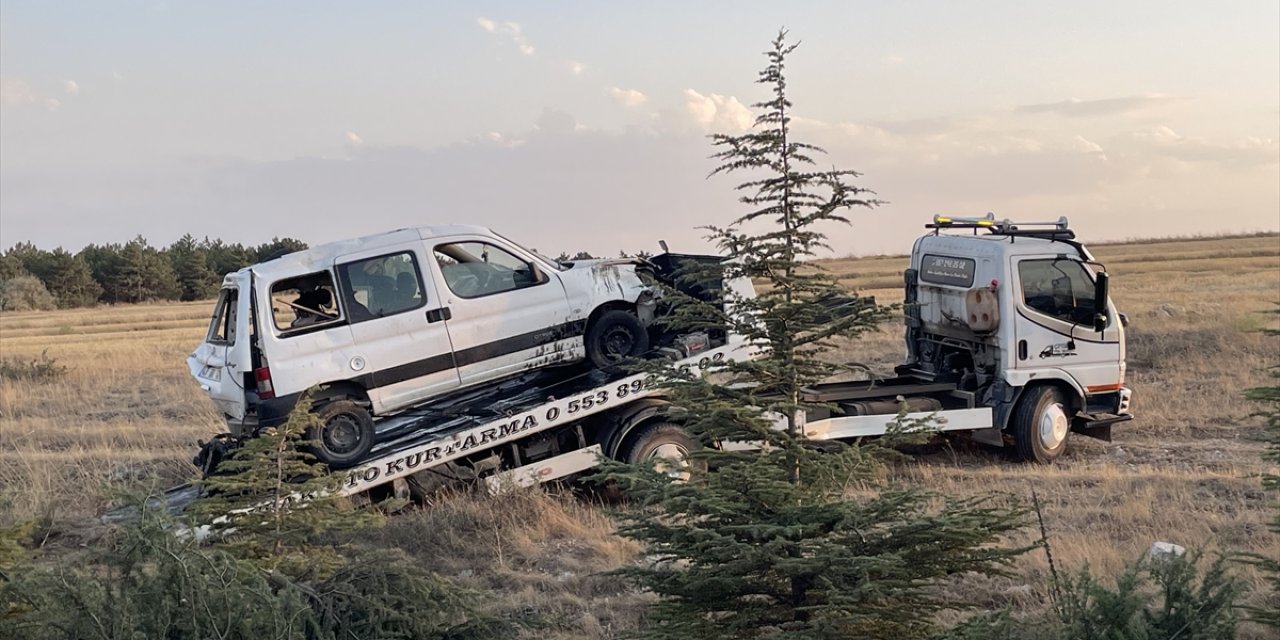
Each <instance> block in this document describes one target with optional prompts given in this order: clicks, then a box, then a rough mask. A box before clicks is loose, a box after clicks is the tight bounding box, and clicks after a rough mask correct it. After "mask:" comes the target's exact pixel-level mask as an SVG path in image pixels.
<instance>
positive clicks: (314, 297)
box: [271, 271, 342, 331]
mask: <svg viewBox="0 0 1280 640" xmlns="http://www.w3.org/2000/svg"><path fill="white" fill-rule="evenodd" d="M334 291H335V289H334V287H333V275H332V274H330V273H329V272H328V271H318V272H316V273H309V274H307V275H305V276H298V277H296V278H287V279H285V280H281V281H279V282H276V283H275V284H273V285H271V315H272V317H273V318H274V320H275V323H276V328H277V329H279V330H281V331H299V330H301V329H305V328H309V327H316V326H322V325H326V324H330V323H334V322H337V321H338V320H340V319H342V313H341V310H340V308H339V307H338V298H337V296H335V295H334Z"/></svg>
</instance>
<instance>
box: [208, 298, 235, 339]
mask: <svg viewBox="0 0 1280 640" xmlns="http://www.w3.org/2000/svg"><path fill="white" fill-rule="evenodd" d="M239 300H240V290H239V289H223V290H222V294H221V295H219V296H218V306H216V307H214V309H213V321H212V322H211V323H209V336H208V338H207V339H208V341H209V342H224V343H227V344H234V343H235V341H236V310H237V305H238V303H239Z"/></svg>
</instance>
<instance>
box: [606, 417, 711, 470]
mask: <svg viewBox="0 0 1280 640" xmlns="http://www.w3.org/2000/svg"><path fill="white" fill-rule="evenodd" d="M699 448H700V447H699V445H698V443H697V442H696V441H695V440H694V439H693V438H690V437H689V434H688V433H685V430H684V429H683V428H681V426H680V425H678V424H676V423H674V422H654V423H652V424H650V425H648V426H645V427H642V428H641V429H640V431H639V432H637V433H635V434H633V435H632V436H631V437H630V438H628V439H627V444H626V445H625V446H624V447H623V448H622V449H621V450H620V451H619V452H618V459H619V460H622V461H623V462H626V463H628V464H646V463H648V462H650V461H655V460H662V462H659V463H658V470H659V471H662V472H663V473H666V474H667V475H669V476H671V477H672V478H675V479H678V480H688V479H689V476H690V472H691V471H693V470H694V469H698V468H701V465H700V463H698V462H697V461H691V460H689V459H687V458H686V456H688V455H689V453H690V452H692V451H696V450H697V449H699Z"/></svg>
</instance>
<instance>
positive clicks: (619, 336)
mask: <svg viewBox="0 0 1280 640" xmlns="http://www.w3.org/2000/svg"><path fill="white" fill-rule="evenodd" d="M586 346H587V359H588V360H590V361H591V364H592V365H594V366H595V368H597V369H602V370H605V371H609V370H612V369H614V368H616V367H617V365H618V364H619V363H621V362H623V361H624V360H626V359H627V358H635V357H638V356H641V355H644V353H645V352H646V351H648V350H649V332H648V331H646V330H645V328H644V325H643V324H640V318H637V317H636V315H635V314H634V313H630V312H628V311H622V310H619V309H614V310H612V311H605V312H604V313H602V314H600V317H599V318H596V320H595V322H593V323H591V326H590V327H588V328H587V335H586Z"/></svg>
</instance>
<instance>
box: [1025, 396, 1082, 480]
mask: <svg viewBox="0 0 1280 640" xmlns="http://www.w3.org/2000/svg"><path fill="white" fill-rule="evenodd" d="M1068 410H1069V409H1068V406H1067V403H1066V400H1065V399H1064V398H1063V395H1062V390H1061V389H1059V388H1057V387H1055V386H1052V385H1042V386H1038V387H1033V388H1031V389H1028V390H1027V392H1026V394H1025V395H1024V396H1023V398H1022V399H1021V400H1020V401H1018V406H1017V407H1016V408H1014V411H1013V441H1014V448H1015V449H1016V451H1017V452H1018V457H1019V458H1021V459H1023V460H1027V461H1035V462H1039V463H1041V464H1047V463H1049V462H1053V461H1054V460H1057V459H1058V457H1059V456H1061V455H1062V453H1063V452H1064V451H1066V450H1067V437H1068V436H1069V435H1070V434H1071V417H1070V416H1069V415H1068V414H1067V411H1068Z"/></svg>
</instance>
